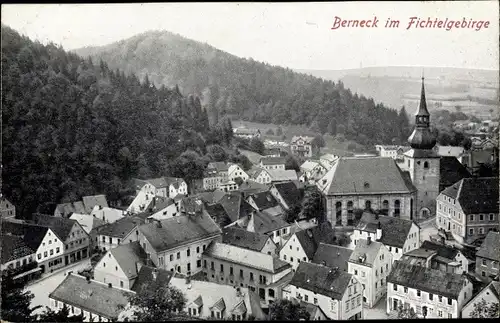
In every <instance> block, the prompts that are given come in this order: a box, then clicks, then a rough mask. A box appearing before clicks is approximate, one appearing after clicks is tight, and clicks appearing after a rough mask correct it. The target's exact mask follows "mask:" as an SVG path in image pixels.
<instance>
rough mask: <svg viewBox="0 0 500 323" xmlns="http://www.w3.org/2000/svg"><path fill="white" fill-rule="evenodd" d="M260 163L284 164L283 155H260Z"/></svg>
mask: <svg viewBox="0 0 500 323" xmlns="http://www.w3.org/2000/svg"><path fill="white" fill-rule="evenodd" d="M260 163H261V164H262V165H284V164H285V158H284V157H269V156H266V157H262V158H261V159H260Z"/></svg>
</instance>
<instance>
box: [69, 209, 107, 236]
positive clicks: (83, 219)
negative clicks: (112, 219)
mask: <svg viewBox="0 0 500 323" xmlns="http://www.w3.org/2000/svg"><path fill="white" fill-rule="evenodd" d="M69 218H70V219H71V220H75V221H76V222H78V223H80V225H81V226H82V228H83V230H85V232H87V233H90V231H92V229H94V228H97V227H100V226H101V225H104V224H105V222H104V221H102V220H101V219H98V218H96V217H95V216H92V215H90V214H80V213H73V214H72V215H71V216H70V217H69Z"/></svg>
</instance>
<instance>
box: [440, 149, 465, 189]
mask: <svg viewBox="0 0 500 323" xmlns="http://www.w3.org/2000/svg"><path fill="white" fill-rule="evenodd" d="M469 177H472V175H471V173H470V172H469V171H468V170H467V167H465V166H464V165H462V164H461V163H460V162H459V161H458V160H457V159H456V158H455V157H448V156H444V157H441V158H440V163H439V192H442V191H443V190H444V189H445V188H447V187H449V186H452V185H453V184H455V183H456V182H458V181H460V180H461V179H463V178H469Z"/></svg>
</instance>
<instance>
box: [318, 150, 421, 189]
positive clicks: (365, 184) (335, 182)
mask: <svg viewBox="0 0 500 323" xmlns="http://www.w3.org/2000/svg"><path fill="white" fill-rule="evenodd" d="M319 184H320V188H321V190H322V191H323V192H325V193H326V194H328V195H335V194H360V195H366V194H381V193H403V194H404V193H411V192H415V191H416V188H415V187H414V186H413V185H412V184H411V183H409V182H408V180H407V179H406V178H405V175H404V174H403V172H402V171H401V169H400V168H399V167H398V166H397V164H396V161H394V160H393V159H392V158H389V157H369V158H359V157H342V158H340V159H339V160H338V161H337V162H336V163H335V165H333V167H332V168H331V169H330V170H329V171H328V172H327V173H326V174H325V176H323V178H322V179H321V180H320V181H319Z"/></svg>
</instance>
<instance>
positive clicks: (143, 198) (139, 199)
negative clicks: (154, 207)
mask: <svg viewBox="0 0 500 323" xmlns="http://www.w3.org/2000/svg"><path fill="white" fill-rule="evenodd" d="M153 197H154V196H153V195H152V194H147V193H146V192H144V191H139V193H137V195H136V197H135V198H134V200H133V201H132V203H130V205H129V206H128V208H127V211H128V212H132V213H140V212H142V211H145V210H147V209H148V208H149V205H150V204H151V203H152V202H153Z"/></svg>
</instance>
